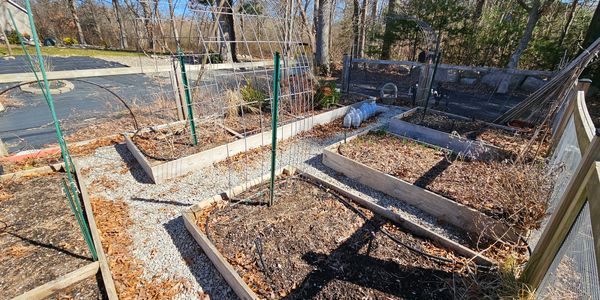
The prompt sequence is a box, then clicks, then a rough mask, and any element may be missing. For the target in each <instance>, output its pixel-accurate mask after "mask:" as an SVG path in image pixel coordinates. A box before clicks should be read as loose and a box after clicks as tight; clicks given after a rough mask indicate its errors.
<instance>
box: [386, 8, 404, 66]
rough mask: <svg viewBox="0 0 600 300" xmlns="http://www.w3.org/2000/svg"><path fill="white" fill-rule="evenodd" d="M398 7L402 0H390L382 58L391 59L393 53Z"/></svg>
mask: <svg viewBox="0 0 600 300" xmlns="http://www.w3.org/2000/svg"><path fill="white" fill-rule="evenodd" d="M398 8H400V0H390V3H389V4H388V13H387V16H386V21H385V32H384V33H383V45H382V46H381V59H382V60H389V59H390V57H391V54H392V53H391V52H392V46H393V45H394V41H395V30H396V28H395V27H396V16H397V15H398V11H397V10H398Z"/></svg>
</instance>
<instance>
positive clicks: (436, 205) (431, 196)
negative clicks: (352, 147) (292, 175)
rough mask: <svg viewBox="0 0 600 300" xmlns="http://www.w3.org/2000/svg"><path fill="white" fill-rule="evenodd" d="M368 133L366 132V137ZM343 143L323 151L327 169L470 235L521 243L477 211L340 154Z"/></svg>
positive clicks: (503, 227) (501, 224) (500, 224)
mask: <svg viewBox="0 0 600 300" xmlns="http://www.w3.org/2000/svg"><path fill="white" fill-rule="evenodd" d="M368 132H369V131H365V132H363V133H362V134H366V133H368ZM356 137H358V135H355V136H352V137H350V138H348V139H347V141H351V140H353V139H355V138H356ZM343 142H344V141H341V142H338V143H335V144H333V145H331V146H328V147H326V148H325V149H323V159H322V160H323V164H324V165H326V166H327V167H329V168H331V169H333V170H335V171H336V172H340V173H342V174H344V175H345V176H346V177H348V178H350V179H352V180H355V181H357V182H359V183H361V184H364V185H366V186H369V187H371V188H373V189H375V190H377V191H380V192H383V193H385V194H387V195H389V196H392V197H394V198H396V199H398V200H400V201H403V202H406V203H408V204H410V205H412V206H415V207H416V208H418V209H420V210H422V211H424V212H426V213H428V214H430V215H432V216H434V217H436V218H438V219H440V220H442V221H444V222H447V223H449V224H452V225H454V226H456V227H458V228H462V229H463V230H465V231H467V232H471V233H475V234H482V233H486V235H487V236H488V237H489V238H492V239H493V240H495V239H498V238H499V237H502V238H501V239H502V240H505V241H510V242H514V241H517V240H518V238H519V235H518V233H517V232H516V231H515V230H514V229H513V228H512V227H509V226H507V225H506V224H504V223H502V222H501V221H498V220H496V219H493V218H492V217H490V216H487V215H485V214H483V213H482V212H480V211H478V210H476V209H473V208H471V207H468V206H466V205H463V204H460V203H458V202H456V201H453V200H451V199H448V198H446V197H444V196H441V195H438V194H436V193H434V192H431V191H429V190H426V189H423V188H421V187H418V186H416V185H414V184H411V183H408V182H406V181H404V180H402V179H400V178H397V177H394V176H391V175H389V174H385V173H383V172H381V171H379V170H376V169H374V168H371V167H369V166H367V165H365V164H363V163H361V162H358V161H354V160H352V159H350V158H348V157H345V156H343V155H341V154H338V153H337V149H338V148H339V146H340V144H341V143H343Z"/></svg>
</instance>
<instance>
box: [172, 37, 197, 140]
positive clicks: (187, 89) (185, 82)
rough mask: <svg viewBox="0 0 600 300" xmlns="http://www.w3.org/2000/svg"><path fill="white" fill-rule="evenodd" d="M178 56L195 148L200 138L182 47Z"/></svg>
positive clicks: (178, 51)
mask: <svg viewBox="0 0 600 300" xmlns="http://www.w3.org/2000/svg"><path fill="white" fill-rule="evenodd" d="M177 56H178V57H179V64H180V65H181V81H182V83H183V92H184V93H185V104H186V105H187V112H188V120H189V121H190V131H191V132H192V141H194V146H196V145H198V137H197V136H196V124H195V122H194V111H193V109H192V96H191V94H190V86H189V83H188V79H187V73H186V71H185V60H184V58H183V53H182V51H181V48H180V47H177Z"/></svg>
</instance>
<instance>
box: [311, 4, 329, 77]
mask: <svg viewBox="0 0 600 300" xmlns="http://www.w3.org/2000/svg"><path fill="white" fill-rule="evenodd" d="M315 1H318V2H319V4H318V5H319V10H318V11H317V36H316V44H317V47H316V49H315V58H316V59H315V60H316V64H317V68H318V69H319V72H320V73H321V74H324V75H330V74H331V67H330V63H331V62H330V57H329V36H330V34H331V26H330V24H331V22H330V21H331V12H332V10H333V5H332V4H333V0H315Z"/></svg>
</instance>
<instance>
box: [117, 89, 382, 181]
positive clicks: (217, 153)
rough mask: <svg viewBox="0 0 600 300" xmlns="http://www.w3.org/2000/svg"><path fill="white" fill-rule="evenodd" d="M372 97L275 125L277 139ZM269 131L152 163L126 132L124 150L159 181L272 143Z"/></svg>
mask: <svg viewBox="0 0 600 300" xmlns="http://www.w3.org/2000/svg"><path fill="white" fill-rule="evenodd" d="M369 101H372V100H363V101H359V102H357V103H354V104H352V105H346V106H343V107H340V108H336V109H333V110H330V111H326V112H323V113H321V114H318V115H314V116H310V117H307V118H304V119H300V120H297V121H295V122H292V123H289V124H285V125H282V126H279V127H277V139H278V140H279V141H281V140H286V139H288V138H291V137H294V136H296V135H298V134H300V133H302V132H306V131H309V130H311V129H313V128H314V127H315V126H316V125H320V124H327V123H330V122H331V121H333V120H335V119H337V118H340V117H343V116H344V115H345V114H346V113H347V112H348V111H349V110H350V108H351V107H356V106H360V105H361V104H363V103H366V102H369ZM271 135H272V130H268V131H265V132H262V133H257V134H253V135H251V136H248V137H245V138H243V139H237V140H235V141H232V142H229V143H226V144H223V145H219V146H216V147H213V148H210V149H206V150H204V151H201V152H198V153H194V154H192V155H189V156H186V157H182V158H179V159H176V160H172V161H168V162H162V163H159V164H155V165H152V164H151V163H150V162H149V161H148V159H146V157H145V155H144V154H143V153H142V152H141V151H140V150H139V149H138V147H137V146H136V145H135V143H134V142H133V141H132V140H131V133H125V134H124V136H125V143H126V144H127V149H129V151H130V152H131V153H132V154H133V156H134V157H135V159H136V160H137V161H138V163H139V164H140V165H141V166H142V169H144V172H145V173H146V174H147V175H148V176H149V177H150V179H151V180H152V182H154V183H155V184H160V183H162V182H165V181H166V180H168V179H171V178H175V177H178V176H181V175H184V174H186V173H187V172H190V171H195V170H198V169H201V168H204V167H206V166H209V165H211V164H213V163H217V162H219V161H222V160H225V159H227V158H228V157H231V156H233V155H236V154H239V153H242V152H245V151H248V150H252V149H256V148H259V147H263V146H268V145H271Z"/></svg>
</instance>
